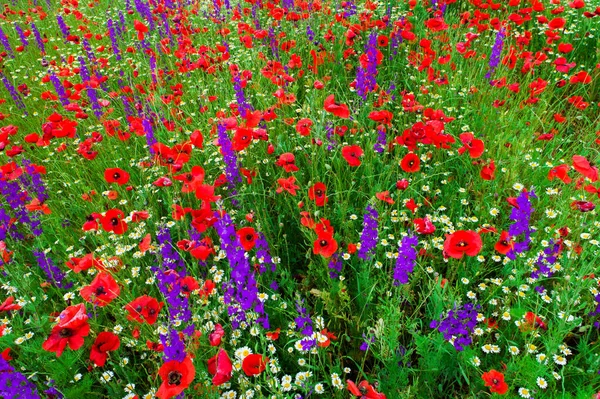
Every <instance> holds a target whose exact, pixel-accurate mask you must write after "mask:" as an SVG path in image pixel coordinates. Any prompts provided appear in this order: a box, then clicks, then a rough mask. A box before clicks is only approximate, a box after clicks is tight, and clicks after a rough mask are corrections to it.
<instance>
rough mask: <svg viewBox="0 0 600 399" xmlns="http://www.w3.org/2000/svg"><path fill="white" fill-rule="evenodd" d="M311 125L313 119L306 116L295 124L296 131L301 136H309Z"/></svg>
mask: <svg viewBox="0 0 600 399" xmlns="http://www.w3.org/2000/svg"><path fill="white" fill-rule="evenodd" d="M312 125H313V121H312V120H310V119H308V118H303V119H300V120H299V121H298V123H297V124H296V132H298V134H299V135H301V136H305V137H306V136H310V128H311V126H312Z"/></svg>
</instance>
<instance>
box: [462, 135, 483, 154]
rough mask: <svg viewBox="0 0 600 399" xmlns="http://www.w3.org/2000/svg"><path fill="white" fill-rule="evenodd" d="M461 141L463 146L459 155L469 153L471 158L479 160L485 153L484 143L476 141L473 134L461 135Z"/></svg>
mask: <svg viewBox="0 0 600 399" xmlns="http://www.w3.org/2000/svg"><path fill="white" fill-rule="evenodd" d="M459 137H460V141H461V143H463V146H462V147H460V148H459V149H458V153H459V154H461V155H462V154H463V153H464V152H465V151H469V156H470V157H471V158H479V157H480V156H481V154H483V151H484V149H485V148H484V145H483V141H482V140H479V139H476V138H475V136H473V133H469V132H467V133H461V134H460V136H459Z"/></svg>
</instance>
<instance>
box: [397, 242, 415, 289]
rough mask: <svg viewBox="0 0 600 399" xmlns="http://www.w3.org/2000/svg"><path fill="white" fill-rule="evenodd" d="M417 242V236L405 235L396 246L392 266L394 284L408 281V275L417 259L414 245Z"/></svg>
mask: <svg viewBox="0 0 600 399" xmlns="http://www.w3.org/2000/svg"><path fill="white" fill-rule="evenodd" d="M418 244H419V240H418V239H417V237H411V236H406V237H404V238H403V239H402V241H401V243H400V246H399V248H398V258H397V260H396V267H395V268H394V285H399V284H406V283H408V275H409V273H412V272H413V270H414V268H415V260H416V259H417V250H416V248H415V247H416V246H417V245H418Z"/></svg>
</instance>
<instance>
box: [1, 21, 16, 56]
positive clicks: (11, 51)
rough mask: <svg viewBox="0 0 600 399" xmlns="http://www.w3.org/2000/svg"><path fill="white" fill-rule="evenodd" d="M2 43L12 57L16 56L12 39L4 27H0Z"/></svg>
mask: <svg viewBox="0 0 600 399" xmlns="http://www.w3.org/2000/svg"><path fill="white" fill-rule="evenodd" d="M0 43H2V45H3V46H4V48H5V49H6V52H7V53H8V55H9V56H10V58H15V53H13V49H12V47H11V45H10V41H9V40H8V37H7V36H6V34H5V33H4V31H3V30H2V28H0Z"/></svg>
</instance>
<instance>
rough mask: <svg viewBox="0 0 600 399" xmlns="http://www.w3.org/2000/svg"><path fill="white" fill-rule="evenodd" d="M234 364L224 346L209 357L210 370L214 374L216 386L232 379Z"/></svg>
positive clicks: (213, 381)
mask: <svg viewBox="0 0 600 399" xmlns="http://www.w3.org/2000/svg"><path fill="white" fill-rule="evenodd" d="M232 370H233V364H232V363H231V359H230V358H229V355H227V352H225V350H224V349H223V348H221V349H219V352H218V353H217V354H216V355H215V356H213V357H211V358H210V359H208V372H209V373H210V374H212V375H213V379H212V383H213V384H214V385H215V386H219V385H222V384H224V383H226V382H227V381H229V380H230V379H231V372H232Z"/></svg>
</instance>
